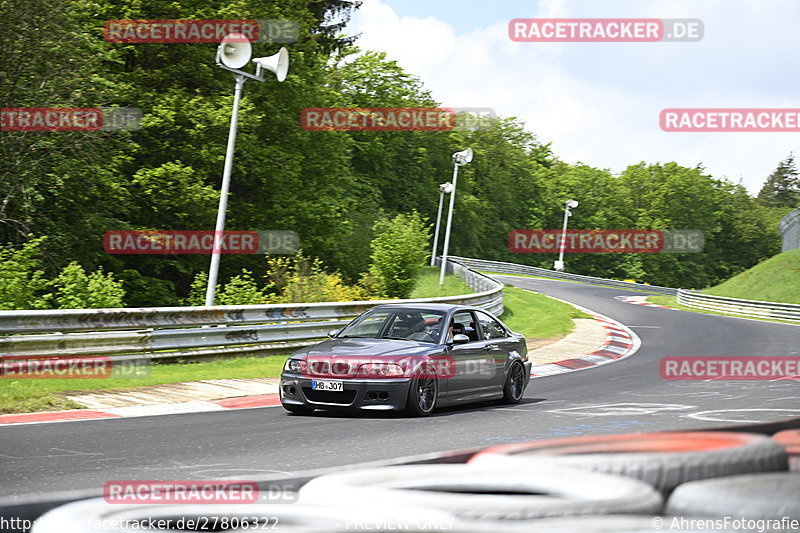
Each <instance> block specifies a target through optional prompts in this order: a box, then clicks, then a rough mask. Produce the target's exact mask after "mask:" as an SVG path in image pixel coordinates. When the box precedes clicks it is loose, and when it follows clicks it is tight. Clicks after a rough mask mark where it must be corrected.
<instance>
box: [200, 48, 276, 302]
mask: <svg viewBox="0 0 800 533" xmlns="http://www.w3.org/2000/svg"><path fill="white" fill-rule="evenodd" d="M251 53H252V47H251V45H250V41H249V40H248V39H247V38H246V37H245V36H244V35H242V34H240V33H231V34H229V35H227V36H226V37H225V38H224V39H223V40H222V42H221V43H220V45H219V48H218V49H217V66H218V67H220V68H223V69H225V70H228V71H230V72H233V73H234V74H236V90H235V92H234V95H233V110H232V112H231V126H230V130H229V131H228V146H227V148H226V150H225V166H224V168H223V171H222V186H221V187H220V193H219V208H218V209H217V223H216V225H215V226H214V247H213V248H212V250H211V264H210V266H209V268H208V286H207V287H206V306H212V305H214V295H215V292H216V289H217V276H218V274H219V261H220V255H221V247H222V238H223V232H224V231H225V215H226V212H227V209H228V190H229V189H230V184H231V169H232V168H233V151H234V149H235V147H236V127H237V125H238V123H239V101H240V100H241V98H242V88H243V87H244V82H245V81H247V78H250V79H253V80H256V81H261V82H263V81H266V80H265V79H264V78H263V76H262V75H261V73H262V71H263V69H266V70H270V71H272V72H273V73H274V74H275V77H276V78H277V79H278V81H283V80H285V79H286V74H287V72H288V71H289V52H288V51H287V50H286V48H281V49H280V51H279V52H278V53H277V54H275V55H273V56H269V57H257V58H255V59H253V63H255V64H256V73H255V75H253V74H250V73H248V72H244V71H242V70H239V69H240V68H242V67H244V66H245V65H247V63H248V62H249V61H250V55H251Z"/></svg>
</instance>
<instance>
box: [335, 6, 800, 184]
mask: <svg viewBox="0 0 800 533" xmlns="http://www.w3.org/2000/svg"><path fill="white" fill-rule="evenodd" d="M461 5H463V3H454V9H456V7H455V6H461ZM767 6H769V9H767V8H766V7H767ZM514 16H517V15H512V16H510V17H508V18H507V19H506V20H505V21H501V22H497V21H486V23H485V25H480V24H479V25H478V27H477V29H473V30H471V31H468V32H463V33H457V32H456V31H455V30H454V29H453V26H452V25H451V24H449V23H448V22H447V21H442V20H437V19H435V18H433V17H426V18H417V17H411V16H399V15H397V13H396V12H395V11H394V9H392V7H390V6H389V5H387V4H384V3H382V2H381V0H366V1H365V2H364V4H363V6H362V7H361V9H360V10H359V11H358V12H357V13H356V15H355V16H354V18H353V21H352V22H351V24H350V27H349V30H350V32H351V33H357V32H362V33H363V35H362V37H361V39H360V40H359V41H358V44H359V46H361V47H362V48H364V49H374V50H384V51H386V52H387V53H388V55H389V56H390V57H391V58H393V59H397V60H398V61H399V62H400V64H401V65H403V67H404V68H405V69H406V70H407V71H409V72H411V73H413V74H416V75H418V76H419V77H420V78H421V79H422V81H423V82H424V83H425V85H426V87H427V88H429V89H430V90H431V91H432V93H433V95H434V97H435V98H436V99H438V100H440V101H441V102H442V103H443V104H444V105H449V106H457V107H491V108H493V109H495V110H496V111H497V112H498V113H499V114H500V115H503V116H517V117H520V118H521V119H523V120H524V121H525V122H526V123H527V125H528V129H530V130H531V131H532V132H533V133H535V134H537V135H538V136H539V138H540V140H542V141H545V142H548V141H552V142H553V149H554V151H555V153H556V154H557V155H558V156H559V157H561V158H562V159H564V160H567V161H571V162H575V161H583V162H585V163H587V164H590V165H593V166H597V167H601V168H611V169H612V170H613V171H615V172H619V171H621V170H623V169H624V168H625V166H627V165H628V164H633V163H637V162H639V161H641V160H644V161H649V162H659V161H660V162H666V161H677V162H679V163H681V164H684V165H687V166H694V165H696V164H703V165H704V166H705V167H706V168H707V170H708V171H709V172H710V173H712V174H713V175H714V176H716V177H723V176H725V177H728V178H729V179H731V180H732V181H738V180H739V179H740V178H741V179H742V180H743V183H744V185H745V186H746V187H747V188H748V189H749V190H750V191H751V192H757V191H758V189H759V188H760V186H761V184H762V183H763V181H764V179H765V178H766V176H767V175H768V174H769V173H770V172H771V171H772V170H773V169H774V167H775V166H776V165H777V163H778V161H779V160H780V159H782V158H783V157H785V156H786V155H787V154H788V153H789V151H791V150H794V151H796V152H800V136H798V135H797V134H785V133H783V134H782V133H757V134H744V133H719V134H710V133H665V132H662V131H661V130H660V129H659V127H658V114H659V112H660V111H661V109H663V108H667V107H790V108H800V91H798V85H800V74H798V72H797V69H794V70H793V68H794V64H795V62H796V55H797V50H798V48H799V47H798V45H799V44H800V36H798V35H797V32H796V31H795V25H796V23H797V21H798V20H799V19H800V2H798V1H797V0H776V1H774V2H770V3H769V4H767V3H764V2H763V1H759V0H706V1H705V2H696V1H686V0H681V1H677V0H676V1H672V2H670V3H669V4H667V3H665V2H653V1H652V0H615V1H612V2H602V3H601V2H596V1H594V0H574V1H571V2H569V3H568V2H565V1H564V0H542V1H541V2H540V3H539V4H538V6H537V10H536V11H535V12H532V11H530V10H529V11H528V12H526V13H524V14H522V15H521V16H525V17H542V18H546V17H653V16H657V17H662V18H684V17H685V18H700V19H703V21H704V23H705V39H704V40H703V41H701V42H699V43H636V44H632V43H614V44H610V43H591V44H589V43H537V44H534V43H514V42H511V40H510V39H509V38H508V36H507V26H506V25H507V21H508V20H510V19H511V18H513V17H514ZM743 16H744V17H745V18H744V19H742V17H743Z"/></svg>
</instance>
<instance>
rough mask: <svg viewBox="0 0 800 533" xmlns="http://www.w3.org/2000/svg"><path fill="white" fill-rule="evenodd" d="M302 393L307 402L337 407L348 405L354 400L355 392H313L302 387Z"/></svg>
mask: <svg viewBox="0 0 800 533" xmlns="http://www.w3.org/2000/svg"><path fill="white" fill-rule="evenodd" d="M303 393H304V394H305V395H306V398H308V400H309V401H312V402H320V403H336V404H339V405H350V404H351V403H353V400H355V399H356V391H354V390H346V391H342V392H333V391H328V390H313V389H312V388H311V387H303Z"/></svg>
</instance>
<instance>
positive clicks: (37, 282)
mask: <svg viewBox="0 0 800 533" xmlns="http://www.w3.org/2000/svg"><path fill="white" fill-rule="evenodd" d="M44 240H45V239H44V238H43V237H40V238H38V239H32V240H30V241H28V242H26V243H25V244H23V245H22V246H21V247H20V248H19V249H14V248H13V247H12V246H11V245H9V246H8V247H7V248H4V249H0V309H6V310H7V309H46V308H47V307H48V302H47V296H46V293H45V291H46V289H47V288H48V286H49V283H48V280H47V278H46V277H45V273H44V272H43V271H42V270H41V244H42V243H43V242H44Z"/></svg>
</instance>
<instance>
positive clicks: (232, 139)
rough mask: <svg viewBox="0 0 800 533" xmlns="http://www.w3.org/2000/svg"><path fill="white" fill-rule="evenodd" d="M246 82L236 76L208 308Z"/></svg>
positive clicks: (212, 296) (209, 277) (207, 294)
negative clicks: (240, 104) (240, 105)
mask: <svg viewBox="0 0 800 533" xmlns="http://www.w3.org/2000/svg"><path fill="white" fill-rule="evenodd" d="M245 80H246V78H245V77H244V76H242V75H241V74H237V75H236V91H235V92H234V95H233V113H231V127H230V130H229V131H228V148H227V149H226V150H225V167H224V170H223V171H222V188H221V189H220V193H219V209H218V210H217V224H216V226H215V227H214V248H213V249H212V250H211V266H210V267H209V269H208V287H206V306H207V307H208V306H212V305H214V295H215V293H216V290H217V275H218V274H219V260H220V252H221V245H222V232H223V231H225V212H226V210H227V209H228V189H230V185H231V169H232V168H233V151H234V148H235V147H236V128H237V126H238V124H239V100H240V99H241V98H242V87H243V86H244V82H245Z"/></svg>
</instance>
